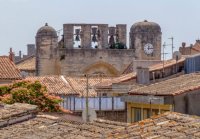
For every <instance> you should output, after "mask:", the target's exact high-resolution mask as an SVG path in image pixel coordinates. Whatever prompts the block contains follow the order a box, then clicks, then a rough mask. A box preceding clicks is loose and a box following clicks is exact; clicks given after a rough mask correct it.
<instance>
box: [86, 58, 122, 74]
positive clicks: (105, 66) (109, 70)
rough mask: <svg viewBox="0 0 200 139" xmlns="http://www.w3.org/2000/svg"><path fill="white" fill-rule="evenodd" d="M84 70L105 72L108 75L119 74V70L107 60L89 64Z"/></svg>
mask: <svg viewBox="0 0 200 139" xmlns="http://www.w3.org/2000/svg"><path fill="white" fill-rule="evenodd" d="M83 72H84V73H85V74H98V73H100V74H104V75H106V76H118V75H119V71H118V70H117V69H116V68H115V67H114V66H112V65H111V64H109V63H106V62H102V61H99V62H96V63H94V64H91V65H89V66H88V67H86V68H85V69H84V70H83Z"/></svg>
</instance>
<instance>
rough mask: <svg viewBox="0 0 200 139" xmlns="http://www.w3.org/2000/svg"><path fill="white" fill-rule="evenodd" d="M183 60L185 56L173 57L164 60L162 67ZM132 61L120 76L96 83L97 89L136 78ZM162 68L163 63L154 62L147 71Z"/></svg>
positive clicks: (107, 87)
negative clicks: (177, 58)
mask: <svg viewBox="0 0 200 139" xmlns="http://www.w3.org/2000/svg"><path fill="white" fill-rule="evenodd" d="M184 61H185V58H184V57H182V58H181V59H180V60H178V61H176V60H175V59H171V60H167V61H165V62H164V68H168V67H170V66H173V65H175V64H176V63H177V64H179V63H183V62H184ZM132 66H133V63H131V64H130V65H129V66H128V67H127V69H126V70H125V71H124V73H125V74H124V75H121V76H120V77H116V78H113V79H112V80H110V81H106V82H102V83H100V84H98V85H97V86H96V87H97V89H111V88H112V84H114V83H123V82H125V81H129V80H132V79H134V78H136V76H137V75H136V73H135V72H133V68H132ZM162 69H163V63H162V62H161V63H158V64H155V65H152V66H150V67H149V71H150V72H153V71H157V70H162Z"/></svg>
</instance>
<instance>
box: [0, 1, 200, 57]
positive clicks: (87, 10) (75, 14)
mask: <svg viewBox="0 0 200 139" xmlns="http://www.w3.org/2000/svg"><path fill="white" fill-rule="evenodd" d="M199 11H200V0H0V30H1V32H0V42H1V45H0V55H7V54H8V51H9V48H10V47H13V49H14V51H15V52H16V54H18V51H19V50H22V51H23V53H24V54H25V53H26V44H28V43H34V42H35V34H36V32H37V30H38V28H40V27H41V26H43V25H44V24H45V22H48V23H49V25H51V26H53V27H54V28H55V29H56V30H59V29H61V28H62V25H63V24H64V23H72V22H74V23H79V22H81V23H108V24H110V25H115V24H117V23H124V24H127V25H128V32H129V28H130V26H131V25H132V24H134V23H135V22H137V21H143V20H144V19H147V20H148V21H154V22H157V23H159V24H160V26H161V28H162V33H163V42H164V41H166V42H167V43H170V40H169V39H168V38H169V37H171V36H174V38H175V46H176V48H177V49H178V47H179V46H180V45H181V43H182V42H183V41H184V42H187V44H190V43H194V42H195V40H196V39H198V38H200V14H199V13H200V12H199ZM169 50H170V49H168V51H169Z"/></svg>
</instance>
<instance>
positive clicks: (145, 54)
mask: <svg viewBox="0 0 200 139" xmlns="http://www.w3.org/2000/svg"><path fill="white" fill-rule="evenodd" d="M161 40H162V32H161V28H160V26H159V25H158V24H157V23H154V22H148V21H147V20H145V21H143V22H138V23H135V24H134V25H133V26H132V27H131V29H130V49H134V50H135V56H136V59H138V60H161Z"/></svg>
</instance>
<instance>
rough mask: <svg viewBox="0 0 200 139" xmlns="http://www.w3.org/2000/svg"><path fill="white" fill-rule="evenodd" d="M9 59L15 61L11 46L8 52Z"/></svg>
mask: <svg viewBox="0 0 200 139" xmlns="http://www.w3.org/2000/svg"><path fill="white" fill-rule="evenodd" d="M9 59H10V60H11V61H13V62H15V54H14V52H13V51H12V48H10V52H9Z"/></svg>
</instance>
